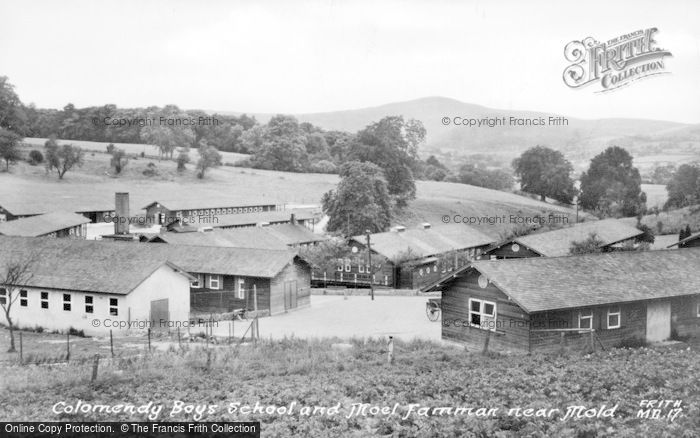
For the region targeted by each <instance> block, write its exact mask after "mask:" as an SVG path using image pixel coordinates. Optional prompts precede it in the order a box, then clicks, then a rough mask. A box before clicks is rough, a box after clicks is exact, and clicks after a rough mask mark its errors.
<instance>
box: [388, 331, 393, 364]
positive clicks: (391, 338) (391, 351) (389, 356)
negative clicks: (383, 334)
mask: <svg viewBox="0 0 700 438" xmlns="http://www.w3.org/2000/svg"><path fill="white" fill-rule="evenodd" d="M387 363H388V364H389V365H391V364H392V363H394V337H393V336H389V347H388V352H387Z"/></svg>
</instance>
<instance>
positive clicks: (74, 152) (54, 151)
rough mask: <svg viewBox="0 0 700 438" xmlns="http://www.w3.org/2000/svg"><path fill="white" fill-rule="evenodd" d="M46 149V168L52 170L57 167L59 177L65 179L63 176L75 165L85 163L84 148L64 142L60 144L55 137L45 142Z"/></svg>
mask: <svg viewBox="0 0 700 438" xmlns="http://www.w3.org/2000/svg"><path fill="white" fill-rule="evenodd" d="M44 148H45V149H46V157H45V158H46V170H47V171H49V172H51V171H52V170H53V169H56V172H57V173H58V179H63V176H64V175H65V174H66V172H68V171H69V170H71V169H73V168H74V167H75V166H78V167H81V166H82V165H83V158H84V153H83V150H82V149H80V148H79V147H77V146H73V145H72V144H64V145H62V146H59V145H58V143H57V142H56V139H55V138H50V139H48V140H47V141H46V143H44Z"/></svg>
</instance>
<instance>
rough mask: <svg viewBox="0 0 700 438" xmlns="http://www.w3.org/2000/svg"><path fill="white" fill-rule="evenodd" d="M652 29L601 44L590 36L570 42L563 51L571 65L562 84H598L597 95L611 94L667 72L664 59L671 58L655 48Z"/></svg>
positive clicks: (580, 85)
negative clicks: (610, 92)
mask: <svg viewBox="0 0 700 438" xmlns="http://www.w3.org/2000/svg"><path fill="white" fill-rule="evenodd" d="M657 31H658V29H657V28H655V27H652V28H649V29H644V30H637V31H635V32H632V33H628V34H624V35H620V36H618V37H616V38H613V39H611V40H608V41H605V42H599V41H597V40H595V39H594V38H592V37H588V38H584V39H583V40H581V41H571V42H570V43H569V44H567V45H566V47H565V48H564V56H565V57H566V60H567V61H569V62H571V63H572V64H571V65H569V66H568V67H566V69H565V70H564V83H565V84H566V85H567V86H569V87H571V88H581V87H583V86H586V85H592V84H599V85H600V87H601V89H600V90H598V91H597V92H598V93H602V92H607V91H612V90H615V89H618V88H620V87H624V86H626V85H629V84H630V83H632V82H634V81H637V80H639V79H642V78H647V77H649V76H654V75H659V74H664V73H668V71H666V66H665V64H664V57H666V56H673V55H672V54H671V52H669V51H668V50H665V49H662V48H660V47H657V43H656V40H655V39H654V34H655V33H656V32H657Z"/></svg>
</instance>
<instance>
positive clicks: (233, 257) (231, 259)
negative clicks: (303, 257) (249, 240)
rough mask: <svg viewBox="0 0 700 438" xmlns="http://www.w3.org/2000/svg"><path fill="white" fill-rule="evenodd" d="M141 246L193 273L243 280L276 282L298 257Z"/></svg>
mask: <svg viewBox="0 0 700 438" xmlns="http://www.w3.org/2000/svg"><path fill="white" fill-rule="evenodd" d="M137 245H140V246H141V247H144V246H147V247H151V248H152V247H156V248H159V249H160V250H161V251H163V253H166V254H167V258H168V260H169V261H172V262H173V263H174V264H176V265H178V266H181V267H182V268H183V269H184V270H186V271H187V272H190V273H205V274H221V275H237V276H243V277H260V278H273V277H275V276H276V275H277V274H279V273H280V272H281V271H282V270H283V269H284V268H285V267H286V266H287V265H288V264H290V263H292V262H293V261H294V259H295V258H296V257H297V254H296V252H295V251H292V250H273V249H258V248H230V247H223V246H196V245H162V244H160V245H159V244H157V243H138V244H137Z"/></svg>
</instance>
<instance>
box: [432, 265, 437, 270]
mask: <svg viewBox="0 0 700 438" xmlns="http://www.w3.org/2000/svg"><path fill="white" fill-rule="evenodd" d="M433 272H437V264H435V265H433Z"/></svg>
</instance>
